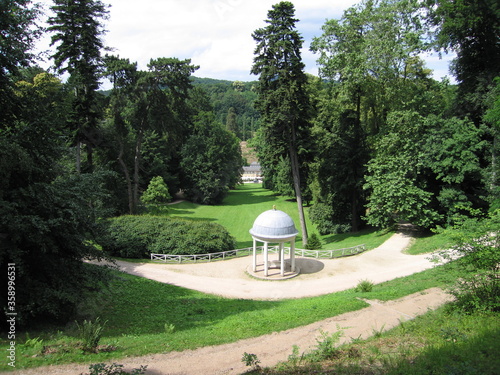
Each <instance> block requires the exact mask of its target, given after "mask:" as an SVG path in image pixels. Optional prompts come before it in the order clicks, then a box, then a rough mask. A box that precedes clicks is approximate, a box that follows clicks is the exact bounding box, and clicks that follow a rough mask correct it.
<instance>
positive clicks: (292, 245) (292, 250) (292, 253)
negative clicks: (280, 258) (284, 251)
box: [290, 238, 295, 272]
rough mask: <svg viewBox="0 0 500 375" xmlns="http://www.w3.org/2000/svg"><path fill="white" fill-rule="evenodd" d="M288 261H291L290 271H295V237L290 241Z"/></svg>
mask: <svg viewBox="0 0 500 375" xmlns="http://www.w3.org/2000/svg"><path fill="white" fill-rule="evenodd" d="M290 261H291V268H292V269H291V271H292V272H295V238H293V239H292V240H291V241H290Z"/></svg>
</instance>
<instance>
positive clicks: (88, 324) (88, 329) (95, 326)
mask: <svg viewBox="0 0 500 375" xmlns="http://www.w3.org/2000/svg"><path fill="white" fill-rule="evenodd" d="M106 323H107V322H104V323H101V320H100V319H99V318H97V319H96V320H95V322H92V321H90V320H84V321H83V323H82V324H81V325H80V324H78V323H76V324H77V327H78V331H79V333H80V338H81V339H82V340H83V344H82V349H83V351H84V352H94V353H95V352H96V351H97V346H98V345H99V341H101V337H102V331H103V330H104V326H105V325H106Z"/></svg>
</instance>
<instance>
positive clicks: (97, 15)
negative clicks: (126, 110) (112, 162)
mask: <svg viewBox="0 0 500 375" xmlns="http://www.w3.org/2000/svg"><path fill="white" fill-rule="evenodd" d="M54 4H55V5H54V6H53V7H52V10H53V11H54V13H55V15H54V16H53V17H50V18H49V20H48V23H49V25H50V27H49V29H48V30H49V31H51V32H53V33H54V35H52V45H54V44H57V49H56V52H55V54H54V55H53V56H52V57H53V58H54V66H55V68H56V69H57V70H58V72H59V73H64V72H67V73H69V75H70V79H69V82H70V83H71V84H72V85H73V87H74V92H75V99H74V103H73V113H72V116H71V119H70V126H71V127H72V128H73V129H74V131H75V144H76V147H77V153H76V169H77V171H78V172H80V148H81V144H85V145H86V148H87V162H88V165H89V168H90V169H92V150H93V147H94V146H95V138H96V129H97V122H98V118H99V113H98V109H97V89H98V88H99V74H100V71H101V70H102V64H103V63H102V59H103V58H102V56H101V50H102V49H103V48H104V42H103V41H102V39H101V36H102V35H103V34H104V28H103V25H102V20H105V19H107V16H108V10H107V7H106V6H105V5H104V4H103V3H102V2H101V1H100V0H54Z"/></svg>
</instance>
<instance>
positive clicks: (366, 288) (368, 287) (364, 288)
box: [354, 280, 373, 293]
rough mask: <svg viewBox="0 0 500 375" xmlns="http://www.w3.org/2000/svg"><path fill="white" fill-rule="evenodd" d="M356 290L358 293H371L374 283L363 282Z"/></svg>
mask: <svg viewBox="0 0 500 375" xmlns="http://www.w3.org/2000/svg"><path fill="white" fill-rule="evenodd" d="M354 290H355V291H356V292H361V293H369V292H371V291H372V290H373V283H372V282H371V281H370V280H361V281H360V282H359V283H358V285H357V286H356V288H354Z"/></svg>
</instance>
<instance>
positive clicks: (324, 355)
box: [247, 306, 500, 375]
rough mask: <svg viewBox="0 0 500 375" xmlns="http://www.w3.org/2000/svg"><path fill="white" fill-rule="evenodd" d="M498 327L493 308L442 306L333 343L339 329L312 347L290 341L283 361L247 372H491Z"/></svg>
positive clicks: (498, 363) (496, 362)
mask: <svg viewBox="0 0 500 375" xmlns="http://www.w3.org/2000/svg"><path fill="white" fill-rule="evenodd" d="M498 327H500V316H498V314H493V313H480V314H472V315H471V314H464V313H461V312H460V311H459V310H456V309H454V308H453V306H446V307H443V308H440V309H438V310H437V311H431V312H428V313H427V314H425V315H422V316H420V317H417V318H415V319H414V320H410V321H406V322H403V323H401V324H400V325H399V326H398V327H396V328H393V329H392V330H390V331H387V332H385V333H376V334H375V335H374V336H373V337H371V338H370V339H367V340H360V339H357V338H353V340H352V342H351V343H349V344H346V345H341V346H338V345H337V344H338V341H337V340H338V338H339V337H340V336H341V334H342V331H338V332H335V333H331V334H330V333H328V334H327V333H324V335H323V339H322V340H320V341H318V345H317V348H316V350H313V351H311V352H302V351H301V350H300V348H298V347H296V346H295V347H294V348H293V349H291V354H290V355H289V357H288V361H287V362H285V363H281V364H279V365H278V366H276V367H274V368H272V369H270V368H264V369H260V368H259V369H253V370H252V371H249V372H248V373H247V374H268V375H285V374H287V375H299V374H324V375H327V374H332V375H333V374H335V375H351V374H358V375H378V374H394V375H395V374H412V375H427V374H496V373H497V371H498V368H500V357H499V356H498V355H497V353H498V352H499V350H500V340H499V338H500V329H499V328H498Z"/></svg>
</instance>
